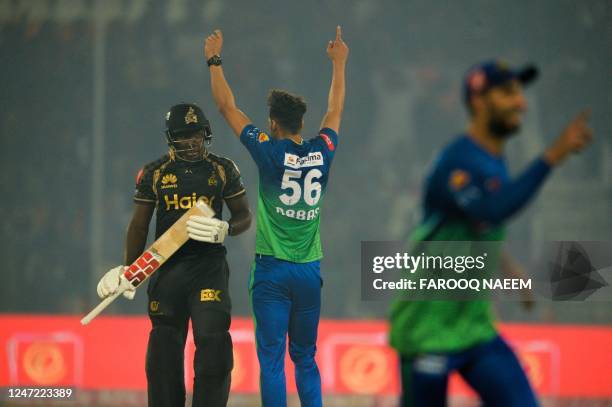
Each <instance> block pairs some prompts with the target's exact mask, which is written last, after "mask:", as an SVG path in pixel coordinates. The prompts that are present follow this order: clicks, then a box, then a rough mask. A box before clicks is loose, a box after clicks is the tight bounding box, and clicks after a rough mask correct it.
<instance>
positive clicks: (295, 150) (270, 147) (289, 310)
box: [204, 27, 348, 407]
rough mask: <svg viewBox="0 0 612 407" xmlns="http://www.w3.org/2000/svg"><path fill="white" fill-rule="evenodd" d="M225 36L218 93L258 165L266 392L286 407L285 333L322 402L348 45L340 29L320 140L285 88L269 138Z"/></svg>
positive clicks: (267, 400) (255, 295)
mask: <svg viewBox="0 0 612 407" xmlns="http://www.w3.org/2000/svg"><path fill="white" fill-rule="evenodd" d="M222 45H223V37H222V34H221V32H220V31H218V30H217V31H215V32H214V33H213V34H212V35H210V36H209V37H208V38H207V39H206V43H205V47H204V53H205V55H206V59H207V61H208V65H209V66H210V80H211V87H212V93H213V97H214V99H215V102H216V103H217V106H218V107H219V110H220V111H221V114H222V115H223V117H225V120H227V122H228V124H229V125H230V127H231V128H232V130H233V131H234V133H235V134H236V136H239V137H240V141H241V142H242V144H244V146H245V147H246V148H247V150H248V151H249V153H250V154H251V156H252V157H253V159H254V160H255V163H256V164H257V167H258V169H259V198H258V204H257V243H256V248H255V252H256V256H255V263H254V266H253V269H252V271H251V279H250V284H249V291H250V295H251V302H252V304H251V305H252V307H253V314H254V318H255V335H256V339H257V356H258V358H259V363H260V366H261V369H260V371H261V377H260V385H261V397H262V404H263V405H264V406H266V407H270V406H285V405H286V403H287V395H286V386H285V371H284V360H285V349H286V336H287V334H289V354H290V356H291V359H292V360H293V362H294V364H295V381H296V384H297V389H298V394H299V397H300V401H301V403H302V405H303V406H309V407H315V406H321V405H322V396H321V377H320V375H319V369H318V367H317V364H316V362H315V351H316V341H317V329H318V324H319V314H320V308H321V285H322V279H321V275H320V259H321V257H322V252H321V241H320V235H319V223H320V207H321V204H322V201H323V195H324V194H325V189H326V187H327V182H328V178H329V171H330V166H331V163H332V160H333V158H334V154H335V151H336V148H337V146H338V131H339V128H340V120H341V117H342V110H343V108H344V93H345V85H344V71H345V66H346V60H347V57H348V47H347V46H346V44H345V43H344V41H342V36H341V32H340V27H337V30H336V39H335V40H334V41H330V42H329V44H328V46H327V54H328V56H329V57H330V59H331V60H332V66H333V75H332V82H331V88H330V91H329V99H328V109H327V113H326V114H325V116H324V117H323V121H322V123H321V130H319V135H318V136H317V137H314V138H311V139H309V140H305V139H303V138H302V136H301V131H302V126H303V124H304V122H303V119H302V118H303V115H304V113H305V112H306V104H305V102H304V100H303V99H302V98H301V97H299V96H295V95H292V94H290V93H287V92H285V91H280V90H273V91H271V92H270V95H269V97H268V105H269V107H270V117H269V126H270V134H271V135H272V137H271V138H270V137H269V136H268V135H267V134H266V133H264V132H263V131H261V130H260V129H258V128H257V127H255V126H253V124H252V122H251V120H250V119H249V118H248V117H247V116H246V115H245V114H244V113H243V112H242V111H240V110H239V109H238V108H237V107H236V102H235V100H234V95H233V94H232V91H231V89H230V87H229V85H228V83H227V81H226V80H225V77H224V75H223V70H222V68H221V57H220V55H221V48H222Z"/></svg>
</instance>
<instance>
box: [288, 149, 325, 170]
mask: <svg viewBox="0 0 612 407" xmlns="http://www.w3.org/2000/svg"><path fill="white" fill-rule="evenodd" d="M285 165H286V166H287V167H289V168H295V169H297V168H306V167H316V166H317V165H323V154H321V152H320V151H317V152H314V153H308V156H306V157H298V156H297V155H295V154H289V153H285Z"/></svg>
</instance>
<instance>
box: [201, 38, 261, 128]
mask: <svg viewBox="0 0 612 407" xmlns="http://www.w3.org/2000/svg"><path fill="white" fill-rule="evenodd" d="M222 47H223V34H222V33H221V31H220V30H215V31H214V32H213V33H212V34H211V35H209V36H208V37H207V38H206V41H205V42H204V55H205V56H206V61H207V63H208V64H209V67H210V87H211V89H212V94H213V99H214V100H215V103H216V105H217V108H219V112H221V114H222V115H223V117H224V118H225V121H227V124H229V126H230V127H231V128H232V130H233V131H234V134H235V135H236V136H240V132H242V129H244V127H245V126H246V125H247V124H250V123H251V120H250V119H249V118H248V117H247V115H245V114H244V113H243V112H242V111H240V110H239V109H238V108H237V107H236V100H235V99H234V94H233V93H232V89H231V88H230V87H229V84H228V83H227V81H226V80H225V75H224V74H223V68H222V67H221V48H222ZM215 56H216V57H218V62H216V63H218V65H217V64H214V63H215V61H214V59H211V58H213V57H215ZM211 62H213V64H211Z"/></svg>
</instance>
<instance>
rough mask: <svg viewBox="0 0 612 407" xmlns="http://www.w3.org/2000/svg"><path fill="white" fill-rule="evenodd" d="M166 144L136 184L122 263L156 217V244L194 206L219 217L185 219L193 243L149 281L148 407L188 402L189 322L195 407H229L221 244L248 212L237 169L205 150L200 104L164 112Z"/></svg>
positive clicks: (106, 290) (207, 135)
mask: <svg viewBox="0 0 612 407" xmlns="http://www.w3.org/2000/svg"><path fill="white" fill-rule="evenodd" d="M166 139H167V142H168V146H169V147H170V149H169V152H168V154H166V155H164V156H163V157H161V158H159V159H158V160H155V161H153V162H151V163H149V164H147V165H145V166H144V168H142V169H141V170H140V171H139V172H138V175H137V177H136V191H135V194H134V213H133V215H132V220H131V221H130V223H129V226H128V230H127V238H126V243H125V257H124V264H127V265H129V264H131V263H132V262H133V261H134V260H135V259H136V258H138V256H140V254H141V253H142V252H143V250H144V248H145V243H146V240H147V233H148V230H149V223H150V220H151V217H152V216H153V212H155V213H156V228H155V236H156V238H157V237H159V236H161V235H162V234H163V233H164V232H165V231H166V229H168V228H169V227H171V226H172V225H173V224H174V222H175V221H176V220H177V219H178V218H180V217H181V215H182V214H183V213H184V212H186V211H187V210H188V209H189V208H191V207H192V206H193V205H195V203H196V202H197V200H199V199H203V200H204V201H205V202H206V203H207V204H208V205H209V206H210V207H211V208H212V209H213V210H214V211H215V217H214V218H206V217H201V216H191V217H190V218H189V220H188V222H187V231H188V234H189V237H190V240H188V241H187V243H185V244H184V245H183V246H182V247H181V248H180V249H179V250H178V251H177V252H176V253H175V254H174V255H173V256H172V257H171V258H170V259H169V260H168V261H167V262H166V263H165V264H163V265H162V267H161V268H160V269H159V270H158V271H157V272H156V273H155V274H153V275H152V277H151V278H150V281H149V286H148V289H147V293H148V297H149V311H148V312H149V318H150V319H151V324H152V329H151V333H150V335H149V344H148V348H147V359H146V373H147V385H148V399H149V404H148V405H149V407H177V406H184V405H185V383H184V377H185V374H184V360H183V359H184V352H185V341H186V339H187V330H188V323H189V320H190V319H191V324H192V328H193V340H194V343H195V347H196V351H195V357H194V360H193V368H194V384H193V406H206V407H211V406H215V407H216V406H225V405H226V404H227V400H228V396H229V390H230V379H231V375H230V374H231V370H232V367H233V355H232V339H231V337H230V334H229V327H230V318H231V317H230V311H231V300H230V294H229V291H228V278H229V269H228V265H227V262H226V259H225V255H226V250H225V247H224V246H223V241H224V239H225V238H226V236H228V235H230V236H235V235H238V234H240V233H242V232H244V231H245V230H247V229H248V228H249V225H250V223H251V212H250V210H249V205H248V202H247V198H246V194H245V192H246V191H245V188H244V186H243V184H242V180H241V177H240V172H239V170H238V167H237V166H236V165H235V164H234V162H233V161H231V160H230V159H228V158H224V157H220V156H218V155H215V154H213V153H212V152H210V151H209V150H208V149H207V146H208V145H209V144H210V142H211V141H212V132H211V128H210V124H209V122H208V120H207V119H206V117H205V116H204V113H203V112H202V110H201V109H200V108H199V107H198V106H196V105H194V104H186V103H183V104H178V105H175V106H172V107H171V108H170V111H169V112H168V113H167V115H166ZM223 202H225V204H226V205H227V207H228V208H229V211H230V219H229V221H224V220H223V218H222V210H223ZM124 267H125V266H118V267H115V268H113V269H112V270H110V271H109V272H107V273H106V274H105V275H104V277H102V279H101V280H100V282H99V283H98V295H99V296H100V298H105V297H106V296H109V295H111V294H112V293H113V292H115V291H116V290H117V288H118V286H119V282H120V280H119V279H120V275H121V274H122V273H123V271H124ZM134 294H135V290H131V291H126V292H125V293H124V296H125V297H127V298H128V299H132V298H134Z"/></svg>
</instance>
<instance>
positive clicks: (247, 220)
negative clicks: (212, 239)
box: [225, 194, 253, 236]
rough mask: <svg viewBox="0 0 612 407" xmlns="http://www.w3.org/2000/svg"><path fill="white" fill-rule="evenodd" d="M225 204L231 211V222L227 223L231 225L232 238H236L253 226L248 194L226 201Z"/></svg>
mask: <svg viewBox="0 0 612 407" xmlns="http://www.w3.org/2000/svg"><path fill="white" fill-rule="evenodd" d="M225 204H226V205H227V207H228V209H229V211H230V220H229V221H228V222H227V223H229V225H230V228H229V230H230V231H231V233H230V236H236V235H239V234H241V233H242V232H244V231H246V230H247V229H248V228H249V227H250V226H251V220H252V219H253V216H252V215H251V210H250V209H249V201H248V200H247V196H246V194H242V195H240V196H237V197H234V198H230V199H226V200H225Z"/></svg>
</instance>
